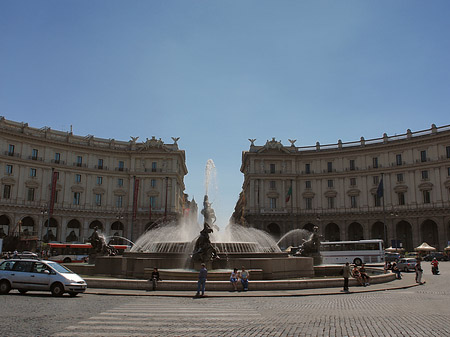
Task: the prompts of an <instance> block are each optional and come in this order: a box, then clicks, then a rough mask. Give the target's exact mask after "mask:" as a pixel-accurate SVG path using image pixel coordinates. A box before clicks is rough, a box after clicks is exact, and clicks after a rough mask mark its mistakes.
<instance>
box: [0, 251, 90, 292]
mask: <svg viewBox="0 0 450 337" xmlns="http://www.w3.org/2000/svg"><path fill="white" fill-rule="evenodd" d="M86 288H87V284H86V281H84V280H83V279H82V278H81V277H80V276H78V275H77V274H75V273H74V272H72V271H70V270H69V269H67V268H66V267H64V266H61V265H60V264H59V263H56V262H53V261H44V260H35V259H10V260H5V261H3V262H2V263H1V264H0V294H2V295H3V294H7V293H9V291H10V290H11V289H17V290H19V292H20V293H21V294H25V293H26V292H27V291H29V290H40V291H42V290H44V291H45V290H48V291H51V292H52V295H53V296H62V295H63V294H64V293H69V295H70V296H76V295H78V294H79V293H83V292H85V291H86Z"/></svg>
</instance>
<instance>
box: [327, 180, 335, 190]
mask: <svg viewBox="0 0 450 337" xmlns="http://www.w3.org/2000/svg"><path fill="white" fill-rule="evenodd" d="M333 186H334V182H333V180H331V179H329V180H328V188H332V187H333Z"/></svg>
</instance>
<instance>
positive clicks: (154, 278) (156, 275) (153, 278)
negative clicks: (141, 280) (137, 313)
mask: <svg viewBox="0 0 450 337" xmlns="http://www.w3.org/2000/svg"><path fill="white" fill-rule="evenodd" d="M150 281H151V282H152V289H153V291H155V290H156V286H157V284H158V281H161V278H160V277H159V271H158V268H156V267H155V268H153V271H152V276H151V277H150Z"/></svg>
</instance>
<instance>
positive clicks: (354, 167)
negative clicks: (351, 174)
mask: <svg viewBox="0 0 450 337" xmlns="http://www.w3.org/2000/svg"><path fill="white" fill-rule="evenodd" d="M354 170H356V165H355V161H354V160H353V159H351V160H350V171H354Z"/></svg>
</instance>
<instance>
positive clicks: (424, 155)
mask: <svg viewBox="0 0 450 337" xmlns="http://www.w3.org/2000/svg"><path fill="white" fill-rule="evenodd" d="M420 161H421V162H422V163H424V162H426V161H427V151H420Z"/></svg>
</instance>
